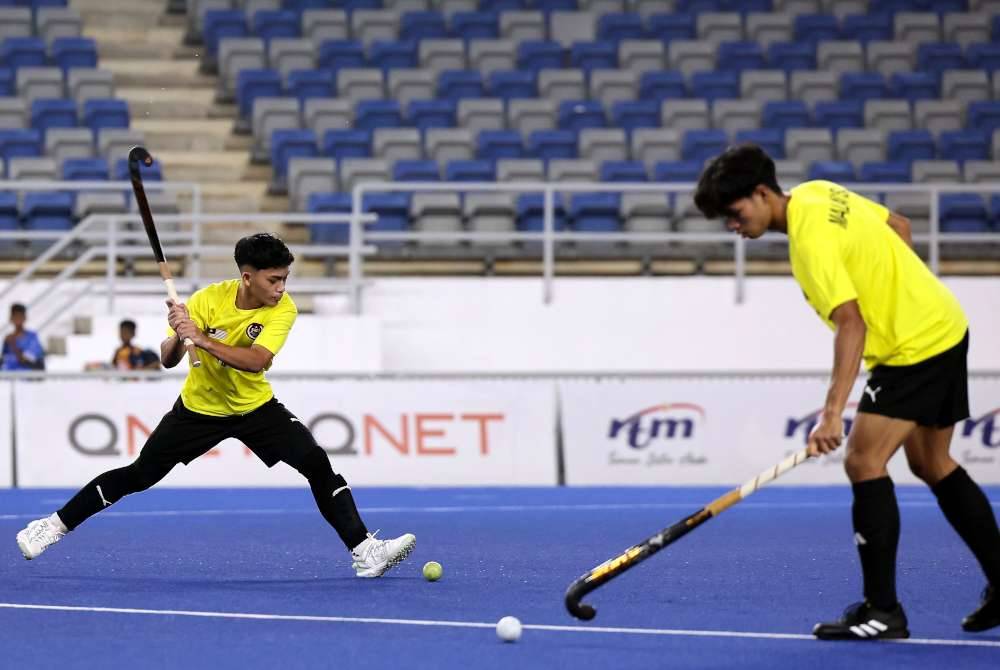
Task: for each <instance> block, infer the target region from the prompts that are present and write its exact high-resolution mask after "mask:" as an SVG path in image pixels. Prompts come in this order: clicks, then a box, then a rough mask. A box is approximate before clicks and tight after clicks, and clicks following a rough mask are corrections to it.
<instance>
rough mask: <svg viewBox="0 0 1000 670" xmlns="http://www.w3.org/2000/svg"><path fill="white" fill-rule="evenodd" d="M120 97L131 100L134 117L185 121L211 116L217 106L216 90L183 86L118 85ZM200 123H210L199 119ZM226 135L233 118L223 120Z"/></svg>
mask: <svg viewBox="0 0 1000 670" xmlns="http://www.w3.org/2000/svg"><path fill="white" fill-rule="evenodd" d="M116 93H117V96H118V97H119V98H124V99H125V100H127V101H128V106H129V111H130V112H131V113H132V118H133V119H144V120H145V119H148V120H156V121H160V120H166V119H170V120H172V121H175V120H176V121H186V122H187V123H189V124H190V123H192V121H191V120H192V119H208V118H209V117H210V115H211V114H212V112H213V110H214V108H215V93H214V92H213V91H212V90H211V89H207V88H200V89H194V90H188V89H181V88H167V87H165V86H160V87H156V88H152V87H142V88H132V87H127V88H126V87H119V88H118V89H117V91H116ZM198 123H208V122H207V121H199V122H198ZM224 123H225V133H224V134H225V135H229V132H230V130H231V129H232V125H233V123H232V121H231V120H230V121H224Z"/></svg>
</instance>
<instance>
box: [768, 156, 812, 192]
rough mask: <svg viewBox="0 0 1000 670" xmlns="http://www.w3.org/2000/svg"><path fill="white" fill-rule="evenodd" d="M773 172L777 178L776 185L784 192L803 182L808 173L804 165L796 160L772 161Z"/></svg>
mask: <svg viewBox="0 0 1000 670" xmlns="http://www.w3.org/2000/svg"><path fill="white" fill-rule="evenodd" d="M774 171H775V174H776V176H777V177H778V185H779V186H781V187H782V188H783V189H785V190H788V189H790V188H792V187H794V186H798V185H799V184H801V183H802V182H804V181H805V180H806V175H808V173H809V172H808V170H807V169H806V164H805V163H803V162H802V161H796V160H780V161H774Z"/></svg>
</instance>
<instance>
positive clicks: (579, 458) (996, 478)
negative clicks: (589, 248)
mask: <svg viewBox="0 0 1000 670" xmlns="http://www.w3.org/2000/svg"><path fill="white" fill-rule="evenodd" d="M863 387H864V382H862V381H859V382H858V383H857V384H856V386H855V388H854V390H853V392H852V394H851V398H852V402H851V403H850V404H849V405H848V411H847V412H846V413H845V417H844V418H845V429H846V430H850V422H851V420H852V419H853V417H854V409H855V408H856V407H857V400H858V399H859V398H860V396H861V393H862V389H863ZM826 389H827V383H826V380H825V379H819V378H816V379H809V378H767V377H756V378H751V377H738V378H676V379H663V380H641V379H632V380H628V379H624V380H581V381H564V382H560V384H559V395H560V402H561V415H562V434H563V440H564V459H565V471H566V483H567V484H580V485H600V484H614V485H621V484H636V485H656V484H671V485H675V484H691V485H700V484H725V485H735V484H739V483H742V482H743V481H745V480H746V479H749V478H750V477H752V476H754V475H755V474H757V473H758V472H760V471H761V470H763V469H764V468H767V467H770V466H771V465H773V464H775V463H777V462H778V461H779V460H780V459H781V458H783V457H784V456H785V455H787V454H789V453H791V452H792V451H795V450H797V449H801V448H802V447H804V446H805V443H806V436H807V435H808V434H809V431H810V430H811V429H812V427H813V426H814V425H815V423H816V419H817V416H818V414H819V411H820V408H821V407H822V404H823V400H824V398H825V395H826ZM969 393H970V403H971V408H970V409H971V413H972V418H970V419H969V420H967V421H964V422H961V423H960V424H958V425H957V426H956V429H955V435H954V438H953V440H952V449H951V453H952V455H953V457H954V458H955V459H956V460H957V461H959V463H961V464H962V465H963V466H964V467H965V468H966V469H967V470H968V471H969V472H970V474H971V475H972V476H973V478H974V479H976V480H977V481H979V482H980V483H983V484H997V483H1000V379H998V378H973V379H972V380H971V381H970V385H969ZM843 459H844V449H840V450H838V451H837V452H834V453H833V454H831V455H828V456H825V457H823V458H820V459H815V460H811V461H808V462H806V463H804V464H802V465H801V466H799V467H798V468H797V469H796V470H795V471H794V472H793V473H790V474H789V475H788V476H787V477H786V478H784V479H782V480H781V482H782V483H786V484H844V483H846V481H847V478H846V475H845V474H844V471H843ZM889 470H890V474H891V475H892V476H893V478H894V479H895V480H896V481H898V482H900V483H915V482H917V481H918V480H917V479H916V478H915V477H914V476H913V475H912V474H911V473H910V472H909V470H908V468H907V466H906V459H905V457H904V456H903V455H902V454H901V453H899V454H897V455H896V457H895V458H894V459H893V461H892V462H891V463H890V468H889Z"/></svg>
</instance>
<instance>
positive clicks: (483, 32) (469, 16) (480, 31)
mask: <svg viewBox="0 0 1000 670" xmlns="http://www.w3.org/2000/svg"><path fill="white" fill-rule="evenodd" d="M451 36H452V37H458V38H461V39H465V40H479V39H496V38H497V37H499V36H500V26H499V23H498V20H497V15H496V13H495V12H455V13H454V14H452V16H451Z"/></svg>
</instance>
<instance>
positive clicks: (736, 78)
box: [689, 71, 740, 102]
mask: <svg viewBox="0 0 1000 670" xmlns="http://www.w3.org/2000/svg"><path fill="white" fill-rule="evenodd" d="M689 84H690V88H691V95H692V97H695V98H702V99H704V100H708V101H709V102H711V101H714V100H720V99H734V98H738V97H739V95H740V75H739V73H738V72H718V71H713V72H695V73H694V74H692V75H691V77H690V79H689Z"/></svg>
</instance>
